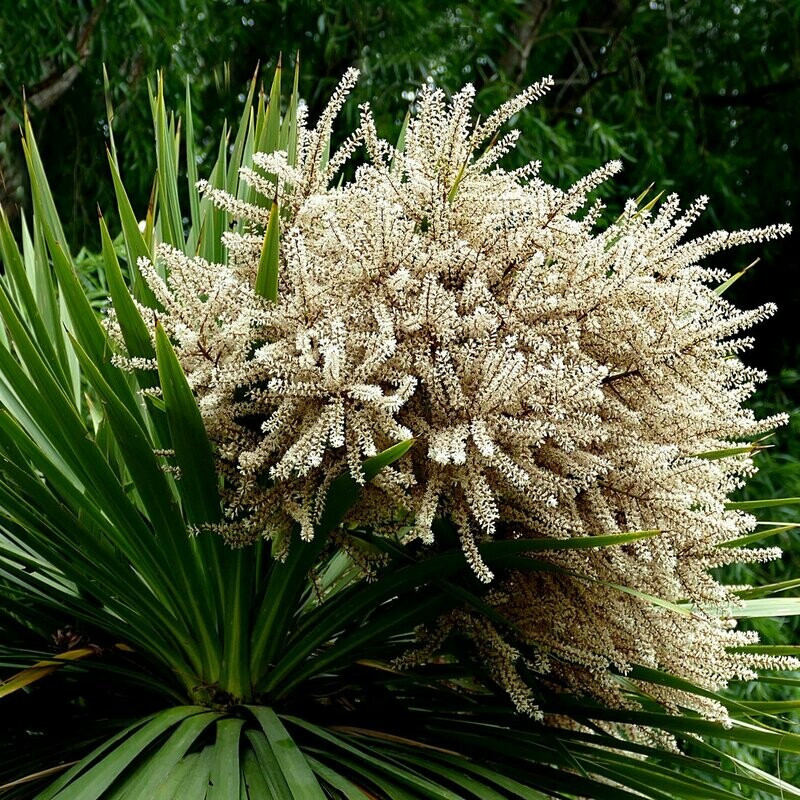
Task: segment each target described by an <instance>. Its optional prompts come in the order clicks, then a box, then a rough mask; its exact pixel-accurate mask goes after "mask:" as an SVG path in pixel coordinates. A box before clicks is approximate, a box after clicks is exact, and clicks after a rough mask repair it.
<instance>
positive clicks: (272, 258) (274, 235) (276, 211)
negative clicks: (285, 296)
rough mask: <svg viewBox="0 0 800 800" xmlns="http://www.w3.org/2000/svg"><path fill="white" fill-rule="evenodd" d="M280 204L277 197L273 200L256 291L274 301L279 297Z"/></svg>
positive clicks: (259, 264) (262, 249)
mask: <svg viewBox="0 0 800 800" xmlns="http://www.w3.org/2000/svg"><path fill="white" fill-rule="evenodd" d="M280 237H281V233H280V206H279V205H278V201H277V199H275V200H273V201H272V207H271V208H270V212H269V223H268V224H267V231H266V234H265V235H264V244H263V246H262V248H261V258H260V260H259V262H258V273H257V275H256V287H255V288H256V293H257V294H260V295H261V296H262V297H266V299H267V300H272V301H273V302H274V301H276V300H277V299H278V270H279V264H280Z"/></svg>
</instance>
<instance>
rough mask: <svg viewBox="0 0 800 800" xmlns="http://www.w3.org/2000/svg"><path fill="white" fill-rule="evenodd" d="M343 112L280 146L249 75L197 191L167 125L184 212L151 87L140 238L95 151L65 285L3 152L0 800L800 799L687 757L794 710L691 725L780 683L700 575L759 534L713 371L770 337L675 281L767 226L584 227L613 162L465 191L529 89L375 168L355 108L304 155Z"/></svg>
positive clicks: (499, 177)
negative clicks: (733, 688) (91, 199)
mask: <svg viewBox="0 0 800 800" xmlns="http://www.w3.org/2000/svg"><path fill="white" fill-rule="evenodd" d="M355 79H356V73H355V72H348V73H347V75H346V76H345V78H344V79H343V81H342V83H341V84H340V86H339V88H338V89H337V91H336V92H335V93H334V96H333V98H332V100H331V102H330V104H329V105H328V107H327V108H326V110H325V112H324V113H323V114H322V116H321V118H320V120H319V121H318V123H317V124H316V126H315V127H313V128H312V127H310V126H309V125H308V124H307V123H306V117H305V109H304V106H303V105H302V103H301V102H300V101H299V99H298V91H297V73H296V72H295V83H294V90H293V93H292V96H291V98H290V99H289V101H288V103H287V104H286V105H285V108H284V109H283V113H281V89H280V84H281V69H280V67H279V68H278V70H277V72H276V75H275V78H274V80H273V83H272V88H271V91H270V93H269V96H268V97H267V96H264V94H263V93H262V94H261V95H260V96H258V97H256V96H255V87H256V81H255V79H254V81H253V84H252V86H251V90H250V96H249V97H248V99H247V102H246V104H245V111H244V115H243V117H242V120H241V122H240V125H239V128H238V130H237V131H236V132H235V135H233V136H230V137H229V136H228V132H227V131H224V132H223V135H222V138H221V141H220V148H219V154H218V158H217V161H216V164H215V165H214V167H213V169H212V170H211V172H210V174H209V175H208V177H207V180H206V181H202V182H199V183H198V180H197V178H198V175H197V166H196V165H197V159H196V154H195V150H194V143H193V127H192V122H193V120H192V114H191V107H190V104H189V102H188V92H187V113H186V135H185V140H186V147H185V157H186V173H187V178H188V189H189V209H188V215H187V218H186V219H184V216H183V210H182V208H181V205H180V201H179V195H180V192H179V185H178V162H179V160H180V159H179V153H180V149H181V136H180V126H178V125H177V124H176V122H175V120H174V118H173V117H172V116H171V115H169V114H168V113H167V111H166V108H165V104H164V98H163V93H162V91H161V88H160V86H159V91H158V92H157V93H156V94H155V95H154V96H153V98H152V105H153V112H154V121H155V139H156V142H155V143H156V152H157V157H158V174H157V176H156V180H155V183H154V190H153V198H152V201H151V204H150V208H149V209H148V211H147V216H146V219H145V222H144V225H143V230H141V229H140V227H139V224H138V223H137V218H136V216H135V215H134V212H133V209H132V208H131V205H130V203H129V201H128V198H127V196H126V194H125V190H124V188H123V184H122V181H121V179H120V175H119V170H118V166H117V158H116V152H115V149H114V147H113V138H112V150H111V153H110V154H109V163H110V166H111V172H112V178H113V181H114V186H115V189H116V192H117V200H118V211H119V216H120V220H121V223H122V233H121V235H120V236H119V237H117V239H112V238H111V236H110V234H109V231H108V229H107V227H106V223H105V221H104V220H103V219H102V217H101V220H100V227H101V233H102V237H103V253H102V265H101V266H100V267H97V266H95V267H94V268H92V269H87V268H86V266H85V265H84V264H83V262H80V261H78V262H76V261H75V260H73V259H72V258H71V257H70V256H69V254H68V253H67V252H66V250H65V245H64V236H63V232H62V230H61V225H60V223H59V220H58V215H57V212H56V209H55V206H54V204H53V201H52V198H51V196H50V193H49V189H48V187H47V181H46V177H45V175H44V172H43V169H42V165H41V161H40V159H39V155H38V152H37V149H36V144H35V142H34V139H33V134H32V131H31V128H30V124H29V123H28V122H27V121H26V126H25V132H24V146H25V152H26V156H27V159H28V167H29V171H30V175H31V184H32V196H33V200H34V216H33V220H32V224H30V225H29V224H27V223H26V222H25V221H24V220H23V223H22V230H21V241H22V246H21V247H19V246H18V245H17V243H16V242H15V239H14V237H13V235H12V231H11V229H10V227H9V224H8V222H7V221H6V219H5V217H3V218H2V226H1V227H0V254H1V255H2V258H3V264H4V272H5V274H4V275H3V277H2V279H0V314H2V318H3V322H4V325H3V326H2V328H0V333H1V334H2V343H1V346H0V376H1V377H0V402H2V411H0V473H1V478H2V479H1V480H0V512H2V532H1V533H0V592H1V593H2V597H3V606H2V611H0V615H1V616H0V626H1V627H0V629H1V630H2V632H3V639H4V643H3V645H2V648H0V659H2V664H3V666H4V667H5V668H6V670H7V678H6V680H5V682H4V683H2V684H0V698H2V699H1V700H0V702H2V703H3V704H4V705H5V706H6V710H5V713H4V716H3V722H2V726H3V737H4V738H3V740H2V743H1V744H0V746H2V748H3V754H4V764H3V767H2V771H0V778H1V779H2V780H3V781H4V782H5V787H4V788H5V789H6V791H7V793H8V794H7V796H8V797H39V798H59V800H67V798H75V800H78V799H80V800H86V799H87V798H101V797H102V798H106V797H108V798H125V799H126V800H131V799H132V798H150V797H152V796H158V797H164V798H172V797H174V798H195V797H197V798H204V797H207V798H224V799H226V800H227V798H232V799H233V800H238V799H239V798H268V799H274V800H290V799H291V798H309V800H318V799H319V800H321V799H322V798H447V799H453V798H481V799H483V798H490V799H491V798H543V797H548V796H554V797H576V798H577V797H598V798H626V797H641V796H644V797H648V798H656V799H658V800H660V799H662V798H712V797H713V798H733V797H740V796H742V795H743V794H745V795H748V796H756V795H757V793H758V792H761V793H762V794H760V795H757V796H768V797H783V798H792V797H794V798H800V789H797V788H796V787H793V786H792V785H790V783H788V782H786V781H784V780H781V779H780V778H777V777H772V776H771V775H770V774H768V773H767V772H765V771H763V770H760V769H759V768H757V767H754V766H750V765H749V764H747V763H745V762H744V761H742V760H740V759H738V758H734V757H733V756H723V753H722V751H720V750H718V749H717V748H716V746H715V745H714V744H713V742H714V741H716V740H729V742H733V743H734V744H736V743H738V744H743V745H748V746H756V747H761V748H767V749H770V750H773V751H781V752H787V753H791V754H798V753H800V736H798V735H797V734H794V733H791V732H788V731H787V730H785V728H786V721H785V720H784V719H783V718H782V717H781V716H779V715H780V714H782V713H783V712H786V711H790V710H792V709H793V708H794V707H795V706H796V705H797V704H796V703H794V702H792V701H786V702H783V703H782V702H780V701H773V702H766V703H765V702H756V701H747V702H746V701H734V700H731V699H729V698H728V697H726V695H725V694H723V693H721V692H722V691H723V690H724V689H725V688H726V687H727V686H728V684H729V683H730V682H731V681H736V680H753V679H756V678H757V670H759V669H767V670H771V669H795V668H797V667H798V666H800V664H798V662H797V661H796V660H795V659H793V658H792V655H793V654H794V651H795V648H792V647H784V648H776V647H771V646H770V645H768V644H761V643H759V641H758V637H757V636H756V634H755V633H753V632H752V631H738V630H736V627H735V620H736V619H737V618H746V617H752V616H765V615H770V614H795V613H798V610H799V609H798V607H797V601H794V600H786V599H775V598H766V597H765V595H768V594H769V593H770V591H772V590H775V591H780V590H781V589H782V588H786V587H784V586H783V585H782V584H779V585H777V586H775V587H765V589H763V590H760V589H753V588H752V587H741V586H729V585H723V584H722V583H721V582H720V581H718V580H716V579H714V578H713V577H712V576H711V574H710V572H709V570H711V569H712V568H717V567H725V566H726V565H729V564H732V563H746V562H752V561H758V560H766V559H772V558H776V557H777V556H778V555H779V551H777V550H776V549H774V548H762V547H752V546H751V545H752V544H754V543H757V542H759V541H760V540H761V539H763V538H765V537H767V536H769V535H772V534H774V533H776V532H778V531H782V530H786V528H787V526H785V525H783V526H781V525H777V524H776V525H773V526H771V527H770V526H764V525H762V526H761V527H760V528H758V529H757V532H754V531H755V530H756V528H755V525H756V522H755V519H754V518H753V517H752V516H751V515H750V514H749V513H747V512H748V511H750V510H754V509H757V508H758V507H760V505H762V504H760V503H758V502H750V503H732V502H730V501H729V496H730V494H731V493H732V492H733V491H734V490H736V489H737V488H739V487H740V486H741V485H742V482H743V480H744V478H746V477H747V475H748V474H750V473H751V472H752V471H753V463H752V455H753V453H754V452H755V451H756V450H757V449H758V447H759V442H760V437H762V436H763V435H764V434H765V432H767V431H768V430H769V429H771V428H772V427H774V426H775V425H776V424H778V423H780V422H781V421H782V420H781V419H780V418H771V419H767V420H760V421H758V420H756V419H755V418H754V416H753V414H752V413H751V412H750V411H747V410H745V409H744V408H743V407H742V402H743V401H744V400H745V399H746V398H747V397H748V396H749V395H750V394H751V392H752V390H753V387H754V384H755V382H756V381H757V380H758V379H759V378H760V377H761V376H760V375H759V374H758V373H757V372H756V371H754V370H752V369H750V368H748V367H746V366H744V365H743V364H742V362H741V361H740V360H739V359H738V357H737V355H738V353H739V352H740V351H741V350H742V349H744V348H746V347H747V345H748V343H749V340H748V339H746V338H743V337H742V335H741V334H742V332H743V331H744V330H745V329H747V328H748V327H749V326H750V325H751V324H753V323H754V322H756V321H758V320H759V319H761V318H763V317H764V316H766V315H768V314H769V313H770V312H771V311H772V309H771V308H769V307H764V308H760V309H756V310H755V311H745V312H742V311H739V310H737V309H736V308H734V307H733V306H731V305H730V304H729V303H728V302H727V301H726V300H725V299H724V297H723V292H724V290H725V289H726V288H727V286H728V285H729V284H730V282H731V281H732V280H734V279H735V278H727V276H726V275H724V274H723V273H722V272H720V271H719V270H716V269H714V268H713V267H711V266H706V265H701V261H702V260H703V259H704V258H706V257H707V256H710V255H712V254H713V253H715V252H717V251H719V250H721V249H724V248H727V247H730V246H732V245H736V244H742V243H749V242H760V241H764V240H766V239H770V238H774V237H776V236H780V235H784V234H785V233H787V231H788V229H787V228H786V227H785V226H775V227H771V228H766V229H759V230H752V231H741V232H736V233H727V232H724V233H715V234H711V235H709V236H705V237H702V238H699V239H687V232H688V229H689V227H690V225H691V223H692V222H693V221H694V220H695V218H696V217H697V215H698V214H699V212H700V211H701V210H702V207H703V204H704V200H700V201H698V202H697V203H695V204H694V205H692V206H691V207H690V208H689V209H688V210H687V211H684V212H681V211H680V209H679V205H678V200H677V198H675V197H669V198H667V199H666V200H665V201H664V202H663V203H661V205H660V206H658V205H657V204H656V202H655V201H651V202H649V203H646V204H645V202H644V198H639V199H638V200H636V201H630V202H629V203H628V204H627V205H626V206H625V210H624V212H623V213H622V215H621V216H620V217H619V218H618V219H617V220H616V221H615V222H613V223H612V224H605V225H601V224H599V223H600V220H601V218H602V211H603V209H602V206H601V204H600V203H599V202H595V203H594V204H591V205H589V203H590V201H589V196H590V194H591V193H592V191H593V190H594V189H595V188H596V187H597V186H598V185H599V184H600V183H601V182H602V181H605V180H606V179H607V178H609V177H610V176H611V175H612V174H613V173H614V172H616V171H617V169H618V168H619V164H617V163H615V162H612V163H611V164H609V165H607V166H606V167H604V168H602V169H600V170H598V171H597V172H595V173H593V174H591V175H589V176H588V177H586V178H584V179H582V180H580V181H579V182H578V183H577V184H576V185H575V186H573V187H572V188H570V189H568V190H566V191H562V190H559V189H556V188H555V187H552V186H550V185H548V184H547V183H545V182H544V181H542V180H541V179H540V178H538V176H537V174H538V164H530V165H527V166H525V167H523V168H521V169H517V170H514V171H509V170H506V169H504V168H502V167H501V166H499V162H500V159H501V158H502V157H503V156H504V155H505V154H506V153H508V151H509V150H510V149H511V148H512V147H513V145H514V142H515V140H516V137H517V133H516V132H511V133H509V134H506V135H502V134H501V128H502V126H503V125H504V124H505V123H506V122H508V120H509V119H511V118H512V117H513V116H514V115H515V114H516V113H517V112H518V111H520V110H521V109H522V108H523V107H525V106H526V105H527V104H529V103H530V102H531V101H533V100H535V99H537V98H538V97H539V96H541V95H542V94H543V93H544V91H545V90H546V89H547V88H548V86H549V83H550V82H549V80H545V81H542V82H541V83H540V84H537V85H535V86H533V87H530V88H529V89H528V90H526V91H525V92H523V93H522V94H521V95H520V96H519V97H517V98H515V99H513V100H511V101H509V102H508V103H506V104H505V105H503V106H502V107H501V108H500V109H498V110H497V111H496V112H495V113H494V114H492V115H491V116H490V117H488V118H487V119H486V120H485V121H483V122H473V121H472V118H471V103H472V98H473V93H474V92H473V89H472V88H471V87H467V88H465V89H464V90H462V91H461V92H460V93H458V94H457V95H456V96H454V97H453V98H452V99H450V100H448V99H447V98H446V97H445V96H444V94H443V93H442V92H440V91H437V90H433V89H426V90H424V91H423V92H422V93H421V94H420V96H419V98H418V100H417V101H416V103H415V105H414V108H413V110H412V113H411V115H410V117H409V118H408V120H407V122H406V124H405V125H404V127H403V130H402V133H401V135H400V138H399V141H398V142H397V144H396V145H393V144H390V143H388V142H386V141H383V140H381V139H380V138H379V137H378V135H377V133H376V130H375V125H374V122H373V120H372V117H371V115H370V112H369V108H368V106H366V105H365V106H362V109H361V122H360V125H359V126H358V128H357V130H356V131H354V132H353V133H351V134H350V135H349V136H348V137H347V138H346V139H344V142H343V144H342V145H341V146H340V147H339V149H338V150H332V148H331V131H332V126H333V123H334V118H335V117H336V115H337V113H338V111H339V110H340V108H341V106H342V104H343V103H344V102H345V99H346V96H347V93H348V91H349V90H350V89H351V88H352V86H353V84H354V82H355ZM356 156H357V157H358V158H359V159H360V161H361V165H360V166H358V167H357V168H356V169H355V172H354V177H353V178H352V179H350V180H345V179H343V178H342V177H341V174H342V168H343V167H344V166H345V165H346V164H347V162H348V161H349V160H350V159H351V158H353V157H356ZM198 188H199V192H198V191H197V189H198ZM106 295H108V296H110V300H111V302H110V304H109V305H108V307H107V308H106V312H107V313H106V315H105V319H103V320H101V319H100V317H99V315H98V313H97V308H96V307H97V303H96V302H94V303H93V300H96V299H97V298H102V297H103V296H106ZM90 298H91V300H90ZM101 304H102V303H101ZM765 502H772V503H773V504H774V503H775V501H765ZM780 502H787V501H785V500H784V501H780ZM754 597H758V599H753V598H754ZM744 598H747V599H744ZM52 643H54V644H55V647H56V650H55V651H54V650H53V648H52V646H48V645H51V644H52ZM45 677H46V680H40V679H42V678H45ZM687 739H690V740H692V753H693V755H689V754H687V753H686V752H684V749H683V748H682V740H683V741H685V740H687ZM98 745H99V746H98ZM87 754H88V755H87ZM723 759H724V760H723ZM723 765H724V766H723Z"/></svg>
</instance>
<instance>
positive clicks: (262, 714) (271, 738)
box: [248, 706, 325, 800]
mask: <svg viewBox="0 0 800 800" xmlns="http://www.w3.org/2000/svg"><path fill="white" fill-rule="evenodd" d="M248 708H249V710H250V712H251V713H252V714H253V716H254V717H255V718H256V719H257V720H258V723H259V725H260V726H261V730H263V731H264V735H265V736H266V737H267V741H268V742H269V746H270V748H271V749H272V752H273V753H274V754H275V759H276V762H277V764H278V768H279V769H280V771H281V773H282V774H283V777H284V779H285V781H286V785H287V786H288V787H289V791H290V792H291V793H292V795H291V796H292V797H303V798H307V799H308V800H325V793H324V792H323V791H322V789H321V788H320V785H319V783H318V782H317V779H316V778H315V777H314V773H313V771H312V770H311V767H310V766H309V765H308V762H307V761H306V759H305V756H304V755H303V754H302V753H301V752H300V750H299V749H298V747H297V745H296V744H295V743H294V740H293V739H292V737H291V736H289V733H288V731H287V730H286V728H284V726H283V724H282V723H281V721H280V719H279V718H278V715H277V714H276V713H275V712H274V711H273V710H272V709H271V708H267V707H266V706H249V707H248Z"/></svg>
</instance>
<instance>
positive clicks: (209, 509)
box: [156, 325, 221, 525]
mask: <svg viewBox="0 0 800 800" xmlns="http://www.w3.org/2000/svg"><path fill="white" fill-rule="evenodd" d="M156 353H157V357H158V374H159V378H160V380H161V391H162V392H163V397H164V406H165V410H166V413H167V422H168V423H169V430H170V435H171V437H172V447H173V448H174V450H175V461H176V463H177V465H178V468H179V469H180V473H181V474H180V478H179V480H178V481H177V484H178V488H179V491H180V493H181V497H182V498H183V501H184V509H185V512H186V515H187V519H188V520H189V522H190V523H191V524H193V525H203V524H205V523H211V522H217V521H219V519H220V516H221V507H220V500H219V486H218V482H217V472H216V468H215V465H214V455H213V453H212V451H211V443H210V442H209V440H208V436H207V434H206V429H205V426H204V424H203V419H202V417H201V416H200V409H199V408H198V407H197V403H196V401H195V399H194V395H193V394H192V390H191V388H190V387H189V383H188V381H187V380H186V376H185V375H184V373H183V369H182V368H181V365H180V362H179V361H178V358H177V356H176V355H175V351H174V350H173V349H172V345H171V344H170V341H169V338H168V337H167V334H166V333H165V332H164V329H163V328H162V327H161V326H160V325H157V326H156Z"/></svg>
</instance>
